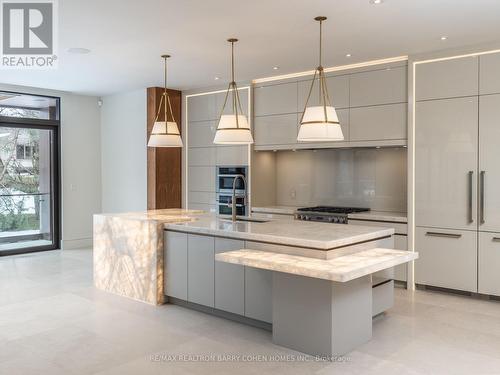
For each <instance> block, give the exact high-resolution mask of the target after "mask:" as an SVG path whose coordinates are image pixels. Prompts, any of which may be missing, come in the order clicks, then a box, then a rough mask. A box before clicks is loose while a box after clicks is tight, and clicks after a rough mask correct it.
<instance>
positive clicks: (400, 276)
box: [382, 225, 408, 281]
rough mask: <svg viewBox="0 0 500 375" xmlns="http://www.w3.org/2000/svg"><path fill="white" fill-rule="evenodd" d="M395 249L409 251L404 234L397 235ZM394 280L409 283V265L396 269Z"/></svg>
mask: <svg viewBox="0 0 500 375" xmlns="http://www.w3.org/2000/svg"><path fill="white" fill-rule="evenodd" d="M382 226H383V225H382ZM394 249H396V250H408V237H407V236H406V235H402V234H395V235H394ZM394 280H398V281H407V264H401V265H399V266H396V267H394Z"/></svg>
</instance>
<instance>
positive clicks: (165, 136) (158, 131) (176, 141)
mask: <svg viewBox="0 0 500 375" xmlns="http://www.w3.org/2000/svg"><path fill="white" fill-rule="evenodd" d="M167 126H168V131H167V130H166V129H165V121H156V122H155V123H154V125H153V130H152V131H151V136H150V137H149V142H148V146H149V147H182V139H181V134H180V133H179V128H178V127H177V123H175V122H170V121H169V122H167Z"/></svg>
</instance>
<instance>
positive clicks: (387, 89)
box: [350, 66, 408, 107]
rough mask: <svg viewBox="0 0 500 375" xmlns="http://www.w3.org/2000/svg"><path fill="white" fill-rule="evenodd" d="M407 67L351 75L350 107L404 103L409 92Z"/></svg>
mask: <svg viewBox="0 0 500 375" xmlns="http://www.w3.org/2000/svg"><path fill="white" fill-rule="evenodd" d="M406 87H407V75H406V66H404V67H396V68H387V69H382V70H373V71H370V72H362V73H356V74H352V75H351V79H350V97H351V100H350V106H351V107H361V106H371V105H380V104H392V103H404V102H406V101H407V96H408V91H407V89H406Z"/></svg>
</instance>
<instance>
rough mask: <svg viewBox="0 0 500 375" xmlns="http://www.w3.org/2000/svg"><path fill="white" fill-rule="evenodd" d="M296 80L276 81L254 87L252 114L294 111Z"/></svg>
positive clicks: (295, 110) (263, 114) (295, 105)
mask: <svg viewBox="0 0 500 375" xmlns="http://www.w3.org/2000/svg"><path fill="white" fill-rule="evenodd" d="M296 112H298V109H297V82H289V83H278V84H272V85H268V86H256V87H255V88H254V115H255V116H267V115H276V114H284V113H296Z"/></svg>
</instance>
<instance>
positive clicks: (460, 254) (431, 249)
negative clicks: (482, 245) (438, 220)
mask: <svg viewBox="0 0 500 375" xmlns="http://www.w3.org/2000/svg"><path fill="white" fill-rule="evenodd" d="M415 251H417V252H418V253H419V258H418V259H417V260H416V261H415V281H416V283H417V284H424V285H431V286H437V287H442V288H450V289H457V290H463V291H468V292H477V232H474V231H460V230H445V229H436V228H426V227H417V228H416V233H415Z"/></svg>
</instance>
